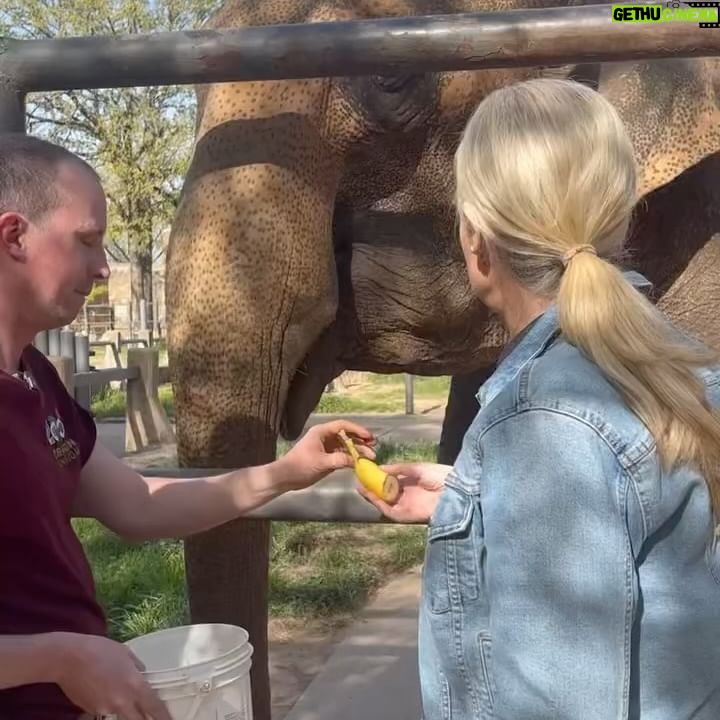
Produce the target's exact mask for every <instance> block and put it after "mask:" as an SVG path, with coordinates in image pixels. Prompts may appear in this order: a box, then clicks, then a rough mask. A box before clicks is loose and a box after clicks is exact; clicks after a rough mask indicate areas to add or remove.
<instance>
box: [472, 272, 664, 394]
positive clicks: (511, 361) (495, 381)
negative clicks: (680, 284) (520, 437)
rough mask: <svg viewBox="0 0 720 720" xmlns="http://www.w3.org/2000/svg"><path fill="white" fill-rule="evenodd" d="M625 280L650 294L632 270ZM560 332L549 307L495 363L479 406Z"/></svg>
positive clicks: (648, 285)
mask: <svg viewBox="0 0 720 720" xmlns="http://www.w3.org/2000/svg"><path fill="white" fill-rule="evenodd" d="M623 275H624V276H625V279H626V280H627V281H628V282H630V283H631V284H632V285H633V286H635V287H636V288H637V289H638V290H640V291H641V292H645V293H647V292H649V291H650V289H651V288H652V283H651V282H650V281H649V280H648V279H647V278H646V277H645V276H643V275H641V274H640V273H638V272H635V271H631V270H629V271H626V272H624V273H623ZM559 332H560V328H559V327H558V319H557V308H556V307H555V305H550V306H549V307H548V308H547V309H546V310H545V312H543V313H542V315H540V316H539V317H538V318H537V320H536V321H535V322H534V324H533V325H532V327H530V329H529V330H528V331H527V332H526V333H525V335H523V336H522V337H521V338H520V339H519V341H518V343H517V345H515V347H514V348H513V349H512V350H511V351H510V352H509V353H508V354H507V356H506V357H505V358H503V360H502V361H501V362H500V363H498V366H497V367H496V368H495V372H494V373H493V374H492V375H491V376H490V377H489V378H488V379H487V380H486V381H485V383H483V385H482V386H481V387H480V389H479V390H478V392H477V394H476V398H477V400H478V403H479V404H480V407H481V408H482V407H485V406H486V405H488V404H489V403H490V402H492V400H493V399H494V398H495V397H496V396H497V394H498V393H499V392H500V391H501V390H502V389H503V387H505V385H507V383H508V382H510V381H511V380H512V379H513V378H515V377H516V375H517V374H518V373H519V372H520V370H522V368H523V367H524V366H525V365H526V364H527V363H528V362H529V361H530V360H532V359H534V358H535V357H537V356H538V355H540V354H542V353H543V352H544V351H545V349H546V348H547V346H548V345H550V343H552V342H553V340H555V338H556V337H557V335H558V334H559Z"/></svg>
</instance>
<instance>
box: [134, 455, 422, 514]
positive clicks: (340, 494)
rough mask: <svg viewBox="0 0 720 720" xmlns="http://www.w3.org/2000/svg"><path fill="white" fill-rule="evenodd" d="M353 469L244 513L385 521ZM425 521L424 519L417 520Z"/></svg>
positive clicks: (197, 471)
mask: <svg viewBox="0 0 720 720" xmlns="http://www.w3.org/2000/svg"><path fill="white" fill-rule="evenodd" d="M138 471H139V472H141V473H142V474H143V475H145V476H147V477H172V478H176V477H177V478H184V479H191V478H198V477H211V476H214V475H222V474H223V473H227V472H229V469H228V468H224V469H217V468H165V467H163V468H155V467H148V468H139V469H138ZM356 488H357V480H356V479H355V476H354V474H353V472H352V471H351V470H338V471H336V472H334V473H333V474H332V476H330V477H329V478H327V479H325V480H322V481H321V482H319V483H317V484H316V485H313V486H312V487H310V488H307V489H306V490H297V491H292V492H288V493H285V494H284V495H281V496H280V497H277V498H275V499H274V500H271V501H270V502H268V503H266V504H265V505H262V506H261V507H259V508H256V509H255V510H252V511H251V512H248V513H246V514H245V515H244V516H243V517H247V518H262V519H263V520H301V521H308V522H309V521H312V522H351V523H384V522H388V520H387V518H385V516H384V515H383V514H382V513H380V512H379V511H378V510H377V509H376V508H375V507H374V506H373V505H371V504H370V503H369V502H367V501H366V500H365V499H364V498H363V497H362V496H361V495H359V494H358V492H357V490H356ZM416 524H424V523H416Z"/></svg>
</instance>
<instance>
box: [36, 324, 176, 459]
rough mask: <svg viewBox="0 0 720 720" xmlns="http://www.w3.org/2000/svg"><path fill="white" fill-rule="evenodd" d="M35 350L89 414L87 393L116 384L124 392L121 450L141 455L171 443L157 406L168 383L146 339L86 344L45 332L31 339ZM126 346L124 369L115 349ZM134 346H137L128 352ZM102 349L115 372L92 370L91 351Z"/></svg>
mask: <svg viewBox="0 0 720 720" xmlns="http://www.w3.org/2000/svg"><path fill="white" fill-rule="evenodd" d="M34 345H35V347H37V348H38V349H39V350H40V351H41V352H43V353H44V354H45V355H47V357H48V359H49V360H50V362H51V363H52V364H53V365H54V366H55V368H56V369H57V371H58V374H59V375H60V378H61V379H62V381H63V383H64V384H65V387H66V388H67V389H68V391H69V392H70V393H71V394H72V395H74V397H75V399H76V400H77V401H78V402H79V403H80V404H81V405H82V406H83V407H85V408H87V409H90V402H91V398H92V393H93V389H99V388H102V387H107V386H109V384H110V383H111V382H121V383H122V384H123V385H124V387H125V392H126V401H125V451H126V452H136V451H140V450H146V449H147V448H150V447H152V446H154V445H160V444H166V443H174V442H175V433H174V431H173V428H172V424H171V423H170V419H169V418H168V416H167V413H166V412H165V409H164V407H163V406H162V404H161V403H160V396H159V389H160V385H163V384H164V383H167V382H169V379H170V374H169V368H168V367H167V366H162V367H161V366H160V351H159V350H158V349H157V348H156V347H152V346H151V345H150V339H149V338H148V337H144V338H143V337H141V338H122V337H121V336H120V334H119V333H116V339H115V340H114V341H111V340H100V341H91V340H90V339H89V338H88V336H87V335H83V334H80V333H76V332H75V331H74V330H68V329H63V330H50V331H46V332H44V333H40V334H39V335H38V336H36V337H35V341H34ZM123 345H125V346H127V366H126V367H123V366H122V364H121V361H120V348H121V347H122V346H123ZM134 345H140V347H133V346H134ZM93 347H105V348H108V349H110V350H111V352H112V354H113V355H114V357H115V364H116V367H111V368H94V367H92V366H91V364H90V355H91V352H90V351H91V348H93Z"/></svg>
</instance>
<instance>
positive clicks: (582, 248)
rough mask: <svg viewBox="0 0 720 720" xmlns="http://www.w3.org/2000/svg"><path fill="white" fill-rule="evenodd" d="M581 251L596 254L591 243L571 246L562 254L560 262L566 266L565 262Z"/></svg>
mask: <svg viewBox="0 0 720 720" xmlns="http://www.w3.org/2000/svg"><path fill="white" fill-rule="evenodd" d="M581 252H589V253H592V254H593V255H597V250H596V249H595V247H594V246H593V245H577V246H576V247H574V248H571V249H570V250H568V251H567V252H566V253H565V254H564V255H563V256H562V264H563V265H565V266H566V267H567V264H568V263H569V262H570V261H571V260H572V259H573V258H574V257H575V256H576V255H577V254H578V253H581Z"/></svg>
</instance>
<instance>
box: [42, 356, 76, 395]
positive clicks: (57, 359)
mask: <svg viewBox="0 0 720 720" xmlns="http://www.w3.org/2000/svg"><path fill="white" fill-rule="evenodd" d="M48 360H49V361H50V362H51V363H52V364H53V365H54V366H55V369H56V370H57V373H58V375H59V376H60V379H61V380H62V382H63V385H65V388H66V389H67V391H68V392H69V393H70V394H71V395H74V393H75V361H74V360H73V359H72V358H70V357H65V356H64V355H50V356H48Z"/></svg>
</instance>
